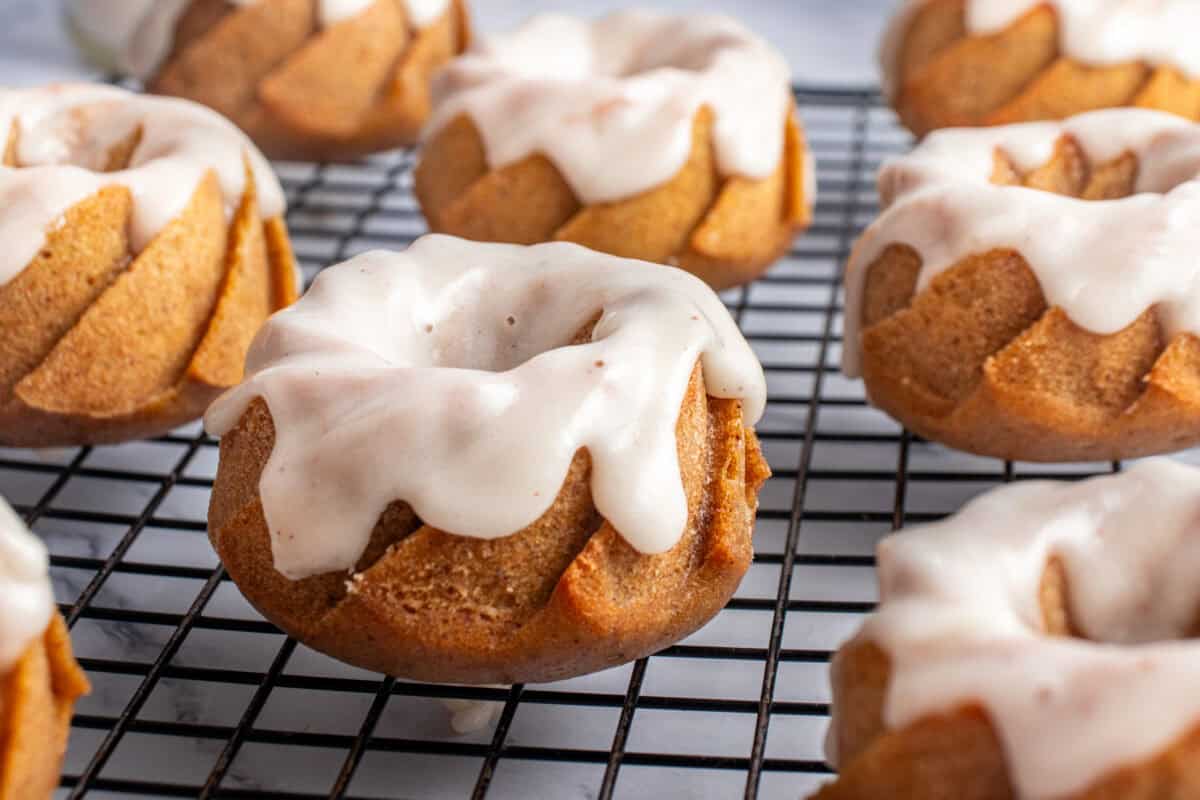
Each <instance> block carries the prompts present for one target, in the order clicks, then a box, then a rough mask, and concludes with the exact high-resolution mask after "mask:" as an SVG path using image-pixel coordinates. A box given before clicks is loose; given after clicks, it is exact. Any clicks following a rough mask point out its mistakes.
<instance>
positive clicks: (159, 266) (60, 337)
mask: <svg viewBox="0 0 1200 800" xmlns="http://www.w3.org/2000/svg"><path fill="white" fill-rule="evenodd" d="M246 174H247V188H246V191H245V194H244V196H243V198H242V203H241V206H240V208H239V209H238V211H237V212H236V214H235V215H234V218H233V221H232V222H231V223H228V224H227V223H226V222H225V216H224V213H225V212H224V209H223V204H222V200H221V195H220V191H219V189H218V187H217V184H216V179H215V177H214V176H213V175H212V173H209V176H208V178H206V179H205V180H204V181H203V182H202V183H201V184H200V185H199V186H198V187H197V189H196V191H195V193H194V194H193V196H192V200H191V202H190V203H189V204H188V206H187V208H186V209H185V210H184V211H183V213H182V214H181V215H180V216H179V217H178V218H176V219H175V220H173V221H172V222H170V223H169V224H168V225H167V226H166V227H165V228H164V229H163V230H162V231H161V232H160V233H159V234H158V235H157V236H156V237H155V238H154V240H152V241H151V242H150V244H149V245H147V246H146V247H145V248H144V249H143V250H142V251H141V252H140V253H137V254H136V255H134V254H132V253H131V252H130V243H129V240H128V236H127V220H128V218H129V214H130V200H129V194H128V190H126V189H124V188H121V187H111V188H107V189H103V190H101V191H100V192H98V193H97V194H95V195H93V196H92V197H90V198H87V199H85V200H83V201H82V202H80V203H78V204H76V205H75V206H74V207H72V208H71V209H69V210H68V211H67V213H66V214H65V215H64V218H63V224H62V225H59V226H57V227H56V228H55V229H53V230H51V231H49V232H48V234H47V236H46V243H45V245H44V246H43V248H42V250H41V251H40V252H39V254H38V255H37V256H36V257H35V259H34V260H33V262H32V263H31V264H30V265H29V266H28V267H26V268H25V269H24V270H23V271H21V272H20V273H19V274H18V275H17V276H16V278H15V279H13V280H12V281H10V282H9V283H7V284H5V285H3V286H0V326H2V327H3V328H4V330H5V331H6V334H7V332H12V335H6V336H5V337H3V341H0V444H4V445H9V446H22V447H54V446H67V445H76V444H93V443H102V442H116V441H124V440H127V439H132V438H139V437H143V436H152V435H158V434H161V433H165V432H167V431H169V430H170V429H172V428H174V427H177V426H178V425H181V424H183V423H185V422H189V421H191V420H193V419H196V418H197V417H199V416H200V415H201V414H202V413H203V412H204V409H205V408H206V407H207V406H208V404H209V403H210V402H211V401H212V400H213V399H214V398H215V397H216V396H217V395H218V394H219V393H220V392H221V391H223V390H224V389H226V388H228V387H229V386H232V385H233V384H235V383H237V382H238V381H239V380H241V374H242V362H243V361H244V359H245V354H246V349H247V347H248V346H249V343H250V338H251V337H252V336H253V334H254V332H255V331H256V330H257V329H258V326H259V325H261V324H262V322H263V321H264V320H266V318H267V316H269V315H270V313H271V312H273V311H275V310H276V309H278V308H281V307H282V306H284V305H287V304H289V303H291V302H292V301H293V300H294V299H295V298H296V296H297V294H298V289H299V287H298V286H297V285H296V274H295V269H294V260H293V258H292V254H291V247H290V244H289V243H288V238H287V232H286V229H285V227H284V225H283V222H282V220H280V219H278V218H273V219H270V220H267V221H265V222H264V221H263V220H261V219H260V218H259V216H258V203H257V199H256V193H255V189H254V176H253V173H252V171H251V170H249V168H247V172H246Z"/></svg>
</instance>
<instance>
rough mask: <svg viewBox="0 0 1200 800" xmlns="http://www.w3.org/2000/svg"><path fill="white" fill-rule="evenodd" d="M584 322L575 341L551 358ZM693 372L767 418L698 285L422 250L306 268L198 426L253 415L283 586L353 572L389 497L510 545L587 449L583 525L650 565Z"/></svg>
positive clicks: (668, 530)
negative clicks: (235, 382)
mask: <svg viewBox="0 0 1200 800" xmlns="http://www.w3.org/2000/svg"><path fill="white" fill-rule="evenodd" d="M597 317H598V319H599V321H598V322H597V323H596V326H595V329H594V331H593V333H592V337H591V341H589V342H587V343H585V344H582V345H576V346H566V345H568V343H569V342H570V341H571V340H572V338H573V337H574V336H575V334H576V333H577V332H578V331H580V330H581V329H583V328H584V326H585V325H587V323H589V322H590V321H592V320H594V319H597ZM697 359H700V361H701V362H702V364H703V370H704V379H705V383H706V386H707V390H708V393H709V394H711V395H713V396H717V397H728V398H739V399H741V400H742V402H743V406H744V414H745V417H746V422H747V424H751V423H753V422H754V421H756V420H757V419H758V418H759V417H760V416H761V414H762V411H763V407H764V404H765V398H766V386H765V381H764V378H763V372H762V367H761V366H760V365H759V363H758V360H757V359H756V358H755V356H754V353H753V352H752V351H751V349H750V347H749V345H748V344H747V343H746V340H745V339H744V338H743V337H742V334H741V332H740V331H739V330H738V329H737V326H736V325H735V324H734V322H733V319H732V318H731V317H730V316H729V313H728V311H727V310H726V308H725V306H724V305H723V304H722V303H721V301H720V300H719V299H718V297H717V296H716V295H715V294H714V293H713V291H712V290H711V289H709V288H708V286H706V285H705V284H704V283H703V282H702V281H700V280H699V279H698V278H695V277H693V276H692V275H690V274H688V273H686V272H683V271H681V270H677V269H674V268H671V267H663V266H659V265H652V264H649V263H646V262H642V261H633V260H629V259H621V258H616V257H614V256H609V255H603V254H600V253H596V252H593V251H591V250H587V249H586V248H583V247H579V246H578V245H574V244H567V243H551V244H541V245H535V246H533V247H522V246H518V245H502V244H480V243H475V242H468V241H465V240H462V239H456V238H453V237H448V236H426V237H424V238H422V239H420V240H418V241H417V242H416V243H415V244H413V245H412V247H410V248H409V249H408V250H407V251H405V252H403V253H387V252H382V251H380V252H373V253H368V254H366V255H362V256H358V257H357V258H354V259H352V260H350V261H348V262H346V263H344V264H340V265H338V266H335V267H331V268H330V269H328V270H325V271H324V272H322V273H321V274H320V275H319V276H318V277H317V280H316V281H315V282H314V283H313V286H312V288H311V289H310V290H309V291H308V293H307V294H306V295H305V296H304V297H303V298H302V299H301V300H300V301H299V302H298V303H297V304H296V305H294V306H292V307H291V308H290V309H288V310H286V311H283V312H280V313H279V314H276V315H275V316H274V317H272V318H271V319H270V320H269V321H268V322H267V324H266V326H265V327H264V328H263V329H262V331H260V332H259V334H258V336H257V338H256V339H255V340H254V343H253V345H252V346H251V348H250V353H249V356H248V358H247V364H246V372H247V375H248V376H249V377H248V378H247V380H246V381H245V382H244V383H243V384H242V385H240V386H238V387H235V388H234V389H232V390H230V391H229V392H228V393H226V394H225V395H224V396H222V397H221V398H220V399H218V400H217V402H216V403H215V404H214V405H213V406H212V407H211V408H210V409H209V412H208V414H207V416H206V417H205V423H206V425H207V427H208V429H209V430H210V431H211V432H213V433H214V434H218V435H219V434H223V433H226V432H227V431H229V430H230V429H232V428H233V426H234V425H236V424H237V422H238V420H239V419H240V418H241V416H242V413H243V412H244V411H245V409H246V407H247V405H248V404H249V403H250V402H251V401H252V400H253V399H254V398H255V397H260V396H261V397H262V398H263V399H264V400H265V401H266V403H267V406H268V408H269V409H270V411H271V415H272V417H273V419H274V421H275V431H276V438H275V447H274V450H273V452H272V453H271V457H270V460H269V461H268V463H267V465H266V468H265V469H264V471H263V475H262V479H261V482H260V486H259V490H260V494H261V498H262V504H263V508H264V510H265V512H266V519H267V524H268V526H269V528H270V531H271V546H272V552H273V555H274V562H275V567H276V569H278V570H279V572H281V573H282V574H284V575H286V576H288V577H289V578H293V579H297V578H302V577H305V576H308V575H313V574H318V573H322V572H329V571H332V570H341V569H349V568H350V567H352V566H353V565H354V564H355V562H356V561H357V560H358V558H359V556H360V555H361V554H362V552H363V549H364V548H365V547H366V544H367V541H368V538H369V536H370V533H371V529H372V527H373V526H374V525H375V522H376V520H377V519H378V517H379V514H380V513H381V512H382V511H383V510H384V508H386V507H387V505H388V504H389V503H391V502H392V501H395V500H405V501H407V502H408V503H410V504H411V505H412V506H413V508H414V510H415V511H416V513H417V515H418V516H419V517H420V518H421V519H422V520H423V521H425V522H426V523H427V524H429V525H432V526H434V527H435V528H439V529H441V530H446V531H453V532H455V533H458V534H461V535H465V536H474V537H479V538H485V539H491V538H497V537H502V536H507V535H509V534H512V533H515V532H516V531H518V530H520V529H521V528H523V527H525V526H527V525H529V524H530V523H532V522H534V521H535V520H536V519H537V518H538V517H539V516H541V515H542V513H544V512H545V511H546V509H547V508H549V507H550V505H551V503H552V502H553V500H554V498H555V497H556V495H557V494H558V490H559V488H560V487H561V485H562V483H563V480H564V478H565V476H566V474H567V469H568V467H569V465H570V462H571V459H572V458H573V457H574V455H575V453H576V452H577V451H578V450H580V449H581V448H587V450H588V452H589V453H590V455H591V458H592V478H591V488H592V494H593V497H594V500H595V503H596V507H597V509H598V510H599V511H600V513H601V514H603V515H604V517H605V518H607V519H608V520H609V521H610V522H611V523H612V524H613V526H614V527H615V528H616V530H617V531H619V532H620V533H621V535H622V536H624V537H625V538H626V539H627V540H628V541H629V543H630V544H631V545H632V546H633V547H635V548H637V549H638V550H640V551H642V552H647V553H656V552H663V551H665V550H668V549H670V547H672V546H673V545H674V544H675V543H676V542H677V541H678V540H679V537H680V536H681V535H682V532H683V529H684V526H685V524H686V519H687V504H686V500H685V497H684V493H683V486H682V482H681V479H680V475H679V464H678V457H677V452H676V441H675V424H676V420H677V418H678V415H679V408H680V404H681V403H682V401H683V397H684V393H685V391H686V389H687V384H688V379H689V376H690V374H691V372H692V368H693V366H694V364H695V363H696V360H697Z"/></svg>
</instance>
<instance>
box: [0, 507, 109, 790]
mask: <svg viewBox="0 0 1200 800" xmlns="http://www.w3.org/2000/svg"><path fill="white" fill-rule="evenodd" d="M49 569H50V560H49V556H48V555H47V554H46V548H45V547H44V546H43V545H42V543H41V541H40V540H38V539H37V538H36V537H34V535H33V534H31V533H30V532H29V531H28V530H27V529H26V528H25V525H24V523H22V522H21V520H20V519H19V518H18V517H17V515H16V514H15V513H13V510H12V509H11V508H9V506H8V504H7V503H5V502H4V500H3V499H0V800H49V798H50V797H51V796H52V795H53V792H54V790H55V789H56V788H57V787H58V773H59V767H60V765H61V764H62V758H63V754H64V753H65V752H66V750H67V735H68V734H69V733H70V730H71V713H72V711H73V710H74V708H75V701H76V700H77V699H78V698H79V696H80V695H83V694H86V693H87V692H88V689H89V686H88V681H87V678H85V677H84V674H83V671H82V670H80V669H79V665H78V664H77V663H76V662H75V658H74V656H72V655H71V640H70V639H69V638H68V637H67V626H66V625H65V624H63V620H62V617H60V616H59V615H58V611H57V610H56V609H55V607H54V594H53V592H52V591H51V588H50V575H49Z"/></svg>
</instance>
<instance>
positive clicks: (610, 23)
mask: <svg viewBox="0 0 1200 800" xmlns="http://www.w3.org/2000/svg"><path fill="white" fill-rule="evenodd" d="M433 92H434V110H433V116H432V118H431V120H430V123H429V126H428V128H427V129H426V132H425V134H424V138H425V144H424V147H423V148H422V151H421V159H420V162H419V163H418V165H417V169H416V176H415V177H416V194H417V198H418V199H419V200H420V203H421V208H422V210H423V211H424V212H425V217H426V219H427V220H428V221H429V227H430V228H431V229H432V230H434V231H439V232H443V233H452V234H455V235H457V236H463V237H466V238H468V239H475V240H478V241H497V242H514V243H517V244H536V243H538V242H544V241H550V240H556V239H557V240H561V241H570V242H576V243H577V244H582V245H584V246H586V247H590V248H592V249H594V250H599V251H601V252H605V253H612V254H614V255H618V256H624V257H627V258H638V259H643V260H646V261H655V262H659V263H665V264H673V265H675V266H679V267H681V268H683V269H685V270H688V271H689V272H692V273H694V274H696V275H699V276H700V277H701V278H703V279H704V280H705V281H707V282H708V283H709V284H710V285H712V286H714V287H716V288H725V287H728V286H733V285H736V284H740V283H746V282H748V281H750V280H753V279H754V278H755V277H757V276H758V275H759V273H761V272H762V271H763V270H764V269H766V267H767V266H769V265H770V264H771V263H772V262H774V261H775V260H776V259H777V258H779V257H780V256H781V255H782V254H783V253H785V252H786V251H787V248H788V247H789V245H790V244H791V241H792V239H793V238H794V237H795V235H796V233H797V232H798V231H800V230H801V229H803V228H804V227H806V226H807V225H808V223H809V221H810V219H811V215H812V203H813V200H814V195H815V192H816V175H815V172H814V167H813V161H812V158H811V156H810V154H809V152H808V149H807V145H806V143H805V139H804V134H803V131H802V129H801V127H800V123H799V121H798V120H797V117H796V112H795V107H794V104H793V101H792V94H791V88H790V72H789V70H788V66H787V64H786V63H785V62H784V60H783V58H782V57H781V56H779V55H778V54H777V53H776V52H775V51H774V50H772V49H771V48H770V47H769V46H768V45H767V44H766V43H765V42H763V41H762V40H761V39H759V38H758V37H756V36H754V35H753V34H752V33H750V32H749V31H748V30H746V29H745V28H744V27H743V26H742V25H741V24H739V23H737V22H735V21H734V20H731V19H728V18H726V17H720V16H711V15H701V14H689V15H687V16H668V15H662V14H656V13H651V12H648V11H627V12H621V13H617V14H612V15H610V16H606V17H603V18H601V19H598V20H595V21H582V20H578V19H573V18H571V17H565V16H559V15H545V16H540V17H535V18H534V19H532V20H530V21H529V22H527V23H526V24H525V25H524V26H523V27H521V28H519V29H518V30H516V31H515V32H513V33H510V34H507V35H501V36H494V37H490V38H487V39H481V40H479V41H477V42H475V43H474V45H473V46H472V47H471V49H470V50H469V51H468V52H467V54H466V55H465V56H463V57H461V58H459V59H456V60H455V61H454V62H452V63H451V64H450V65H449V66H448V67H447V68H446V69H444V70H443V71H442V72H441V73H439V75H438V76H437V78H436V79H435V81H434V89H433Z"/></svg>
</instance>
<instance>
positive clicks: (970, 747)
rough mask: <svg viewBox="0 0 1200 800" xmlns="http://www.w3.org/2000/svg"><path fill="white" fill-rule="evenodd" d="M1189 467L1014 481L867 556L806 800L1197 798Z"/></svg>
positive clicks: (1198, 605) (1199, 565)
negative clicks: (824, 776)
mask: <svg viewBox="0 0 1200 800" xmlns="http://www.w3.org/2000/svg"><path fill="white" fill-rule="evenodd" d="M1198 518H1200V470H1197V469H1196V468H1194V467H1188V466H1184V465H1182V464H1178V463H1174V462H1170V461H1166V460H1157V461H1155V460H1152V461H1146V462H1143V463H1140V464H1138V465H1136V466H1134V467H1132V468H1130V469H1129V470H1128V471H1127V472H1124V473H1122V474H1119V475H1112V476H1104V477H1100V478H1093V479H1091V480H1087V481H1083V482H1076V483H1068V482H1050V481H1024V482H1018V483H1016V484H1013V485H1010V486H1006V487H1004V488H1002V489H997V490H995V491H993V492H990V493H988V494H987V495H985V496H984V497H981V498H978V499H976V500H974V501H972V502H971V503H969V504H968V505H967V506H966V507H965V508H963V510H962V511H960V512H959V513H958V514H957V515H955V516H954V517H951V518H950V519H948V520H944V521H941V522H938V523H935V524H932V525H927V526H923V527H919V528H914V529H910V530H906V531H901V532H900V533H897V534H894V535H892V536H889V537H888V538H886V539H884V540H883V541H882V542H881V543H880V544H879V547H878V550H877V559H876V561H877V565H878V574H879V589H880V600H879V606H878V608H877V610H876V611H875V613H874V614H872V615H871V616H870V617H868V618H867V620H866V622H865V623H864V624H863V625H862V627H861V629H860V630H859V631H858V632H857V633H856V634H855V635H854V636H853V637H852V638H851V639H850V640H849V641H848V642H846V643H845V644H843V645H842V647H841V648H840V649H839V650H838V652H837V654H836V655H835V656H834V659H833V665H832V671H831V676H832V682H833V720H832V722H831V725H830V730H829V737H828V740H827V744H828V746H827V752H828V756H829V760H830V761H831V763H833V764H835V765H836V766H837V767H838V768H839V770H840V774H839V775H838V778H837V780H836V781H835V782H833V783H830V784H828V785H826V786H825V787H824V788H822V789H821V790H820V791H818V792H817V793H816V794H815V795H813V797H814V798H815V800H878V798H883V797H903V798H907V799H908V800H963V799H964V798H969V800H1118V798H1119V800H1164V798H1180V799H1181V800H1182V798H1192V797H1197V796H1200V766H1198V764H1200V761H1198V760H1197V759H1198V757H1200V672H1198V671H1197V670H1196V664H1197V661H1198V660H1200V643H1197V641H1196V639H1195V638H1194V637H1195V636H1196V635H1197V633H1200V625H1197V623H1198V622H1200V589H1198V584H1197V582H1196V579H1195V577H1196V572H1197V570H1198V569H1200V528H1198V527H1197V526H1196V520H1197V519H1198Z"/></svg>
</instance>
